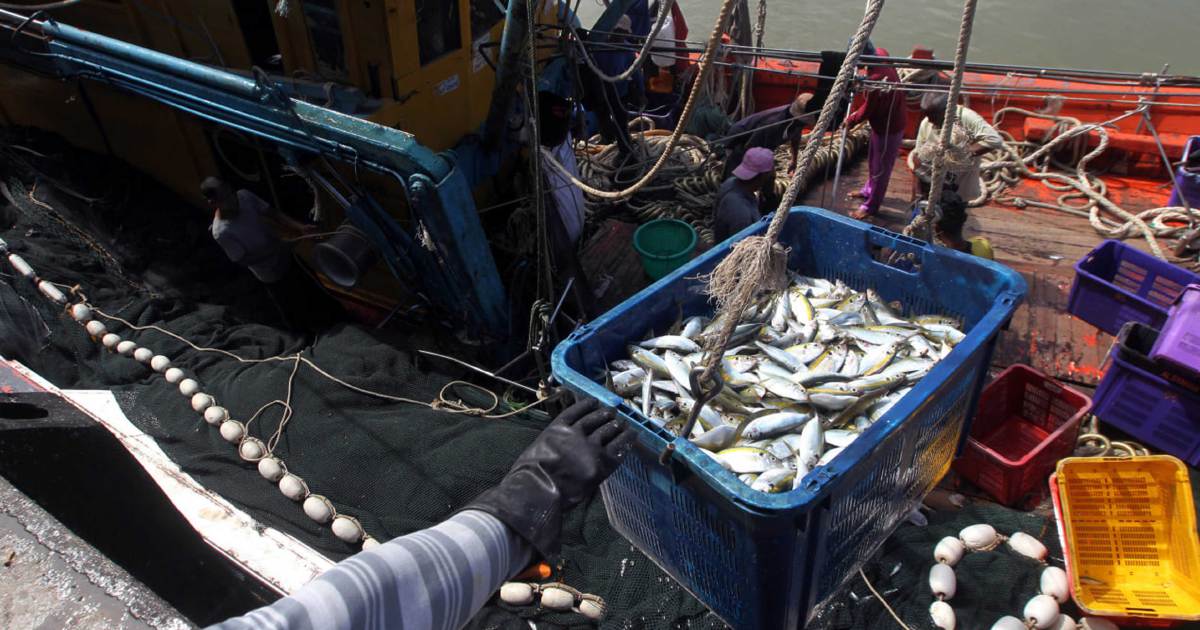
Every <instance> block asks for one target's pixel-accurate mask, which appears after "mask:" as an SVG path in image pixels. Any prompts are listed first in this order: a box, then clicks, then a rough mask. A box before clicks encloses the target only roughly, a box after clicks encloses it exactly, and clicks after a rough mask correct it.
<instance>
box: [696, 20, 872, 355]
mask: <svg viewBox="0 0 1200 630" xmlns="http://www.w3.org/2000/svg"><path fill="white" fill-rule="evenodd" d="M883 3H884V0H869V1H868V2H867V7H866V11H865V12H864V14H863V19H862V23H861V24H859V27H858V30H857V31H856V32H855V33H854V37H853V38H851V40H850V47H849V49H848V51H847V52H846V59H845V60H844V61H843V62H842V67H841V69H840V70H839V71H838V75H837V79H835V80H834V82H833V88H832V89H831V90H830V92H829V98H828V99H827V100H826V101H825V105H824V107H822V108H821V114H820V116H818V117H817V124H816V125H815V126H814V127H813V131H812V136H813V137H814V138H820V137H823V136H824V135H825V133H826V132H827V131H829V129H830V128H831V126H832V125H833V119H834V118H835V117H836V112H837V110H838V107H839V106H840V105H841V101H842V98H843V97H844V96H845V95H846V92H847V90H848V89H849V86H850V83H851V81H852V80H853V79H854V72H855V69H856V68H857V67H858V58H859V57H860V56H862V51H863V48H864V47H865V46H866V43H867V39H868V38H869V37H870V36H871V31H872V30H873V29H874V28H875V23H876V22H878V21H879V14H880V13H881V12H882V11H883ZM820 146H821V143H820V142H809V143H808V144H807V145H805V147H804V152H803V153H802V154H801V155H800V158H799V159H798V160H797V162H798V166H797V167H796V173H795V176H794V177H793V178H792V180H791V181H790V182H788V187H787V189H786V190H785V191H784V194H783V199H782V200H780V202H779V207H778V208H777V209H776V210H775V216H774V217H773V218H772V219H771V224H770V226H768V228H767V232H766V234H765V235H763V236H751V237H749V238H746V239H743V240H741V241H739V242H738V243H737V244H735V245H734V246H733V249H732V250H731V251H730V252H729V255H728V256H726V257H725V259H724V260H722V261H721V263H720V264H719V265H717V268H716V269H714V270H713V272H712V274H710V275H709V277H708V279H707V280H708V288H707V290H708V294H709V296H710V297H711V298H712V299H713V300H714V301H716V303H717V306H718V311H719V312H718V315H717V318H718V319H720V320H721V328H720V330H719V331H718V334H716V335H714V336H713V337H712V340H711V341H710V342H709V343H708V345H707V347H706V348H705V355H706V356H705V360H704V370H705V378H706V379H707V378H710V377H711V375H713V374H715V373H716V372H715V368H716V366H717V365H718V364H719V363H720V360H721V353H722V351H723V350H724V349H725V346H726V345H727V344H728V342H729V337H730V335H732V334H733V329H734V327H735V326H736V325H737V323H738V320H739V319H740V317H739V316H740V314H741V313H742V312H743V311H745V310H746V307H747V306H748V305H749V304H750V301H751V300H752V299H753V298H754V295H755V294H757V293H758V292H759V291H763V290H772V289H777V288H780V287H782V286H783V285H784V283H785V282H786V281H787V252H786V251H785V250H784V249H783V248H782V247H780V246H779V245H777V241H778V240H779V234H780V232H782V231H783V225H784V223H786V222H787V217H788V209H789V208H791V207H792V204H793V203H795V201H796V195H797V194H798V193H799V191H800V186H801V184H802V183H803V182H804V181H806V180H807V178H808V172H809V170H810V169H811V168H812V165H813V157H814V156H815V155H816V153H817V150H818V149H819V148H820Z"/></svg>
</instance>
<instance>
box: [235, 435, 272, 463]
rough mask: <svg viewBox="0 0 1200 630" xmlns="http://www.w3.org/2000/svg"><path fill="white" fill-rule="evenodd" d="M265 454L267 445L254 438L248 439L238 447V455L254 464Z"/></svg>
mask: <svg viewBox="0 0 1200 630" xmlns="http://www.w3.org/2000/svg"><path fill="white" fill-rule="evenodd" d="M266 454H267V445H266V444H263V442H262V440H260V439H258V438H255V437H248V438H246V439H244V440H242V443H241V444H239V445H238V455H240V456H241V458H242V459H244V460H246V461H248V462H256V461H258V460H260V459H262V458H263V455H266Z"/></svg>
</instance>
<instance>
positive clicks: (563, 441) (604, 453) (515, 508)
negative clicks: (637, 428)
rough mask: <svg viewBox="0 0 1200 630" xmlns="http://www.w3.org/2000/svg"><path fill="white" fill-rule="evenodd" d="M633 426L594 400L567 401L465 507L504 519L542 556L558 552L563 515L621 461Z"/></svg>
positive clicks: (592, 490)
mask: <svg viewBox="0 0 1200 630" xmlns="http://www.w3.org/2000/svg"><path fill="white" fill-rule="evenodd" d="M634 437H635V433H634V431H633V427H631V426H629V425H628V424H626V423H625V421H624V420H622V419H620V418H618V417H617V416H616V414H615V413H614V412H613V410H612V409H608V408H604V409H601V408H600V406H599V404H598V403H597V402H596V401H595V400H586V401H584V402H578V403H575V404H574V405H571V406H570V407H568V408H567V409H566V410H565V411H563V412H562V413H560V414H559V415H558V417H557V418H555V419H554V421H553V422H551V423H550V424H549V425H548V426H547V427H546V429H545V430H544V431H542V433H541V435H539V436H538V437H537V439H536V440H534V441H533V444H530V445H529V448H527V449H525V452H524V453H521V456H520V457H518V458H517V461H516V462H515V463H513V466H512V469H511V470H509V471H508V474H507V475H505V477H504V479H502V480H501V481H500V483H499V485H497V486H496V487H495V488H492V489H491V490H488V491H486V492H484V493H483V494H481V495H479V497H478V498H476V499H475V500H474V501H472V502H471V504H470V505H468V506H466V507H465V508H463V509H464V510H480V511H482V512H487V513H488V514H491V515H492V516H495V517H496V518H498V519H500V520H501V521H504V523H505V524H506V525H508V526H509V527H510V528H512V530H513V531H514V532H516V533H517V535H519V536H521V537H522V538H524V539H525V540H527V541H529V543H530V544H532V545H533V547H534V548H535V549H537V550H538V552H540V553H541V554H542V555H543V556H546V557H550V556H554V555H557V554H558V551H559V547H560V545H561V540H560V534H561V532H562V515H563V513H564V512H566V511H567V510H568V509H569V508H571V507H573V506H575V505H576V504H578V503H579V502H580V501H583V500H584V499H585V498H587V497H588V496H589V495H591V494H592V493H593V492H594V491H595V490H596V488H597V487H598V486H599V485H600V482H602V481H604V480H605V479H606V478H608V476H609V475H610V474H611V473H612V471H613V470H616V468H617V465H618V464H620V463H621V457H622V455H623V454H624V452H625V449H626V447H627V446H629V444H630V443H631V442H632V441H633V438H634Z"/></svg>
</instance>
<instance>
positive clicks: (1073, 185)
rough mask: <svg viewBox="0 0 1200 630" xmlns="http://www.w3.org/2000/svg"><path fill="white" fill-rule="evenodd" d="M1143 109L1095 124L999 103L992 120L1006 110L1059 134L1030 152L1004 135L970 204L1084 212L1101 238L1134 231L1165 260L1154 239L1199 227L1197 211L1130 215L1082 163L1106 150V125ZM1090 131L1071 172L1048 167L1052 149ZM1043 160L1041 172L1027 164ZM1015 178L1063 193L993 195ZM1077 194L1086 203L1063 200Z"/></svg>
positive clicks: (1157, 210) (1176, 209)
mask: <svg viewBox="0 0 1200 630" xmlns="http://www.w3.org/2000/svg"><path fill="white" fill-rule="evenodd" d="M1144 107H1145V106H1144V105H1143V106H1141V107H1138V108H1135V109H1132V110H1130V111H1128V112H1125V113H1124V114H1121V115H1120V116H1117V117H1115V118H1112V119H1109V120H1106V121H1104V122H1101V123H1090V124H1086V125H1085V124H1082V123H1081V122H1080V121H1079V120H1078V119H1076V118H1072V117H1069V116H1058V115H1055V114H1049V113H1044V112H1033V111H1029V110H1026V109H1021V108H1017V107H1005V108H1002V109H999V110H997V111H996V113H995V115H994V117H993V120H994V121H998V120H999V119H1000V117H1002V116H1003V115H1004V114H1006V113H1017V114H1023V115H1025V116H1031V117H1035V118H1043V119H1047V120H1053V121H1055V122H1056V123H1057V124H1056V125H1055V127H1054V129H1052V130H1051V132H1052V133H1053V132H1054V131H1055V130H1060V131H1061V133H1059V135H1058V136H1057V137H1055V138H1053V139H1052V140H1050V141H1049V142H1046V143H1045V144H1042V145H1041V146H1040V147H1038V148H1037V149H1036V150H1035V151H1033V152H1032V153H1029V154H1028V155H1024V156H1022V155H1021V154H1020V153H1019V152H1018V149H1019V148H1025V147H1029V146H1030V143H1028V142H1024V143H1021V142H1016V141H1015V140H1013V139H1012V136H1011V135H1007V134H1005V135H1006V138H1005V145H1004V149H1003V154H1002V156H1001V157H1000V159H995V160H990V161H985V162H984V164H983V166H982V168H981V173H983V174H984V193H983V195H982V196H981V198H980V199H978V200H975V201H973V202H972V203H973V204H975V203H983V202H986V201H987V199H988V198H996V200H997V201H1001V202H1004V203H1011V204H1012V205H1014V206H1016V207H1018V208H1023V207H1026V206H1034V207H1039V208H1047V209H1050V210H1058V211H1061V212H1067V213H1070V214H1075V215H1078V216H1086V217H1087V219H1088V222H1089V223H1090V224H1091V226H1092V228H1093V229H1095V230H1096V232H1098V233H1099V234H1101V235H1102V236H1105V237H1107V238H1117V239H1124V238H1129V237H1131V236H1133V235H1134V234H1135V233H1136V232H1140V233H1141V235H1142V237H1143V238H1144V239H1145V240H1146V243H1147V245H1148V246H1149V247H1150V250H1151V252H1152V253H1153V254H1154V255H1155V256H1157V257H1159V258H1162V259H1164V260H1167V256H1166V254H1165V253H1164V252H1163V250H1162V247H1161V246H1160V245H1159V243H1158V240H1157V239H1158V237H1171V236H1178V235H1180V234H1182V233H1183V232H1185V231H1186V230H1187V229H1188V226H1195V225H1200V210H1196V209H1191V208H1182V207H1161V208H1151V209H1148V210H1143V211H1141V212H1138V213H1136V214H1135V213H1132V212H1130V211H1128V210H1126V209H1124V208H1122V207H1121V206H1119V205H1117V204H1116V203H1115V202H1113V201H1112V200H1110V199H1109V198H1108V187H1107V185H1106V184H1105V183H1104V180H1102V179H1100V178H1099V177H1096V176H1094V175H1092V174H1091V173H1089V172H1088V170H1087V165H1088V163H1089V162H1091V161H1092V160H1094V159H1096V158H1097V157H1098V156H1100V154H1102V153H1104V151H1105V150H1106V149H1107V148H1108V143H1109V136H1108V131H1107V129H1106V127H1109V126H1111V125H1115V124H1116V123H1118V122H1120V121H1121V120H1124V119H1125V118H1129V117H1131V116H1135V115H1140V114H1141V113H1142V111H1143V108H1144ZM1093 132H1094V133H1096V134H1097V135H1098V136H1099V139H1100V140H1099V143H1098V144H1097V146H1096V147H1095V148H1094V149H1092V150H1091V151H1089V152H1088V153H1086V154H1085V155H1084V156H1083V157H1081V158H1079V160H1078V162H1077V163H1076V164H1075V167H1074V172H1073V173H1072V174H1068V173H1064V172H1055V171H1051V170H1049V168H1050V164H1051V162H1053V159H1052V156H1053V152H1054V151H1055V150H1056V149H1058V148H1059V147H1061V146H1062V145H1064V144H1066V143H1068V142H1071V141H1082V140H1083V139H1084V138H1085V137H1086V136H1087V135H1089V134H1091V133H1093ZM1043 161H1044V165H1043V167H1042V168H1041V170H1036V171H1035V170H1033V168H1031V166H1032V165H1036V164H1038V163H1039V162H1043ZM1019 177H1026V178H1029V179H1034V180H1038V181H1041V182H1042V183H1043V184H1045V185H1046V186H1047V187H1049V188H1051V189H1053V190H1057V191H1060V192H1063V194H1062V195H1059V197H1058V199H1057V203H1053V204H1051V203H1045V202H1039V201H1034V200H1029V199H1024V198H1021V197H1008V198H1003V199H1002V198H999V197H998V195H999V193H1000V192H1002V191H1003V190H1005V189H1006V188H1007V187H1008V186H1010V185H1012V184H1015V183H1017V181H1018V178H1019ZM1081 197H1082V198H1085V199H1086V203H1084V204H1083V205H1072V204H1070V203H1068V201H1069V200H1070V199H1072V198H1081ZM1101 210H1103V211H1105V212H1107V213H1109V214H1112V215H1115V216H1117V217H1119V218H1120V219H1121V220H1122V221H1123V222H1122V223H1117V222H1115V221H1112V220H1110V219H1107V218H1105V217H1103V216H1101V214H1100V212H1101ZM1168 221H1176V222H1180V223H1183V224H1185V225H1184V226H1183V227H1180V226H1173V225H1170V224H1168V223H1167V222H1168Z"/></svg>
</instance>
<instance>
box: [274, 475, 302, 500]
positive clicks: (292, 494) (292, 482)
mask: <svg viewBox="0 0 1200 630" xmlns="http://www.w3.org/2000/svg"><path fill="white" fill-rule="evenodd" d="M279 491H280V492H282V493H283V496H285V497H287V498H289V499H291V500H293V501H303V500H304V497H306V496H308V484H306V483H304V480H303V479H301V478H299V477H297V476H296V475H293V474H292V473H284V475H283V476H282V477H280V478H279Z"/></svg>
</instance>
